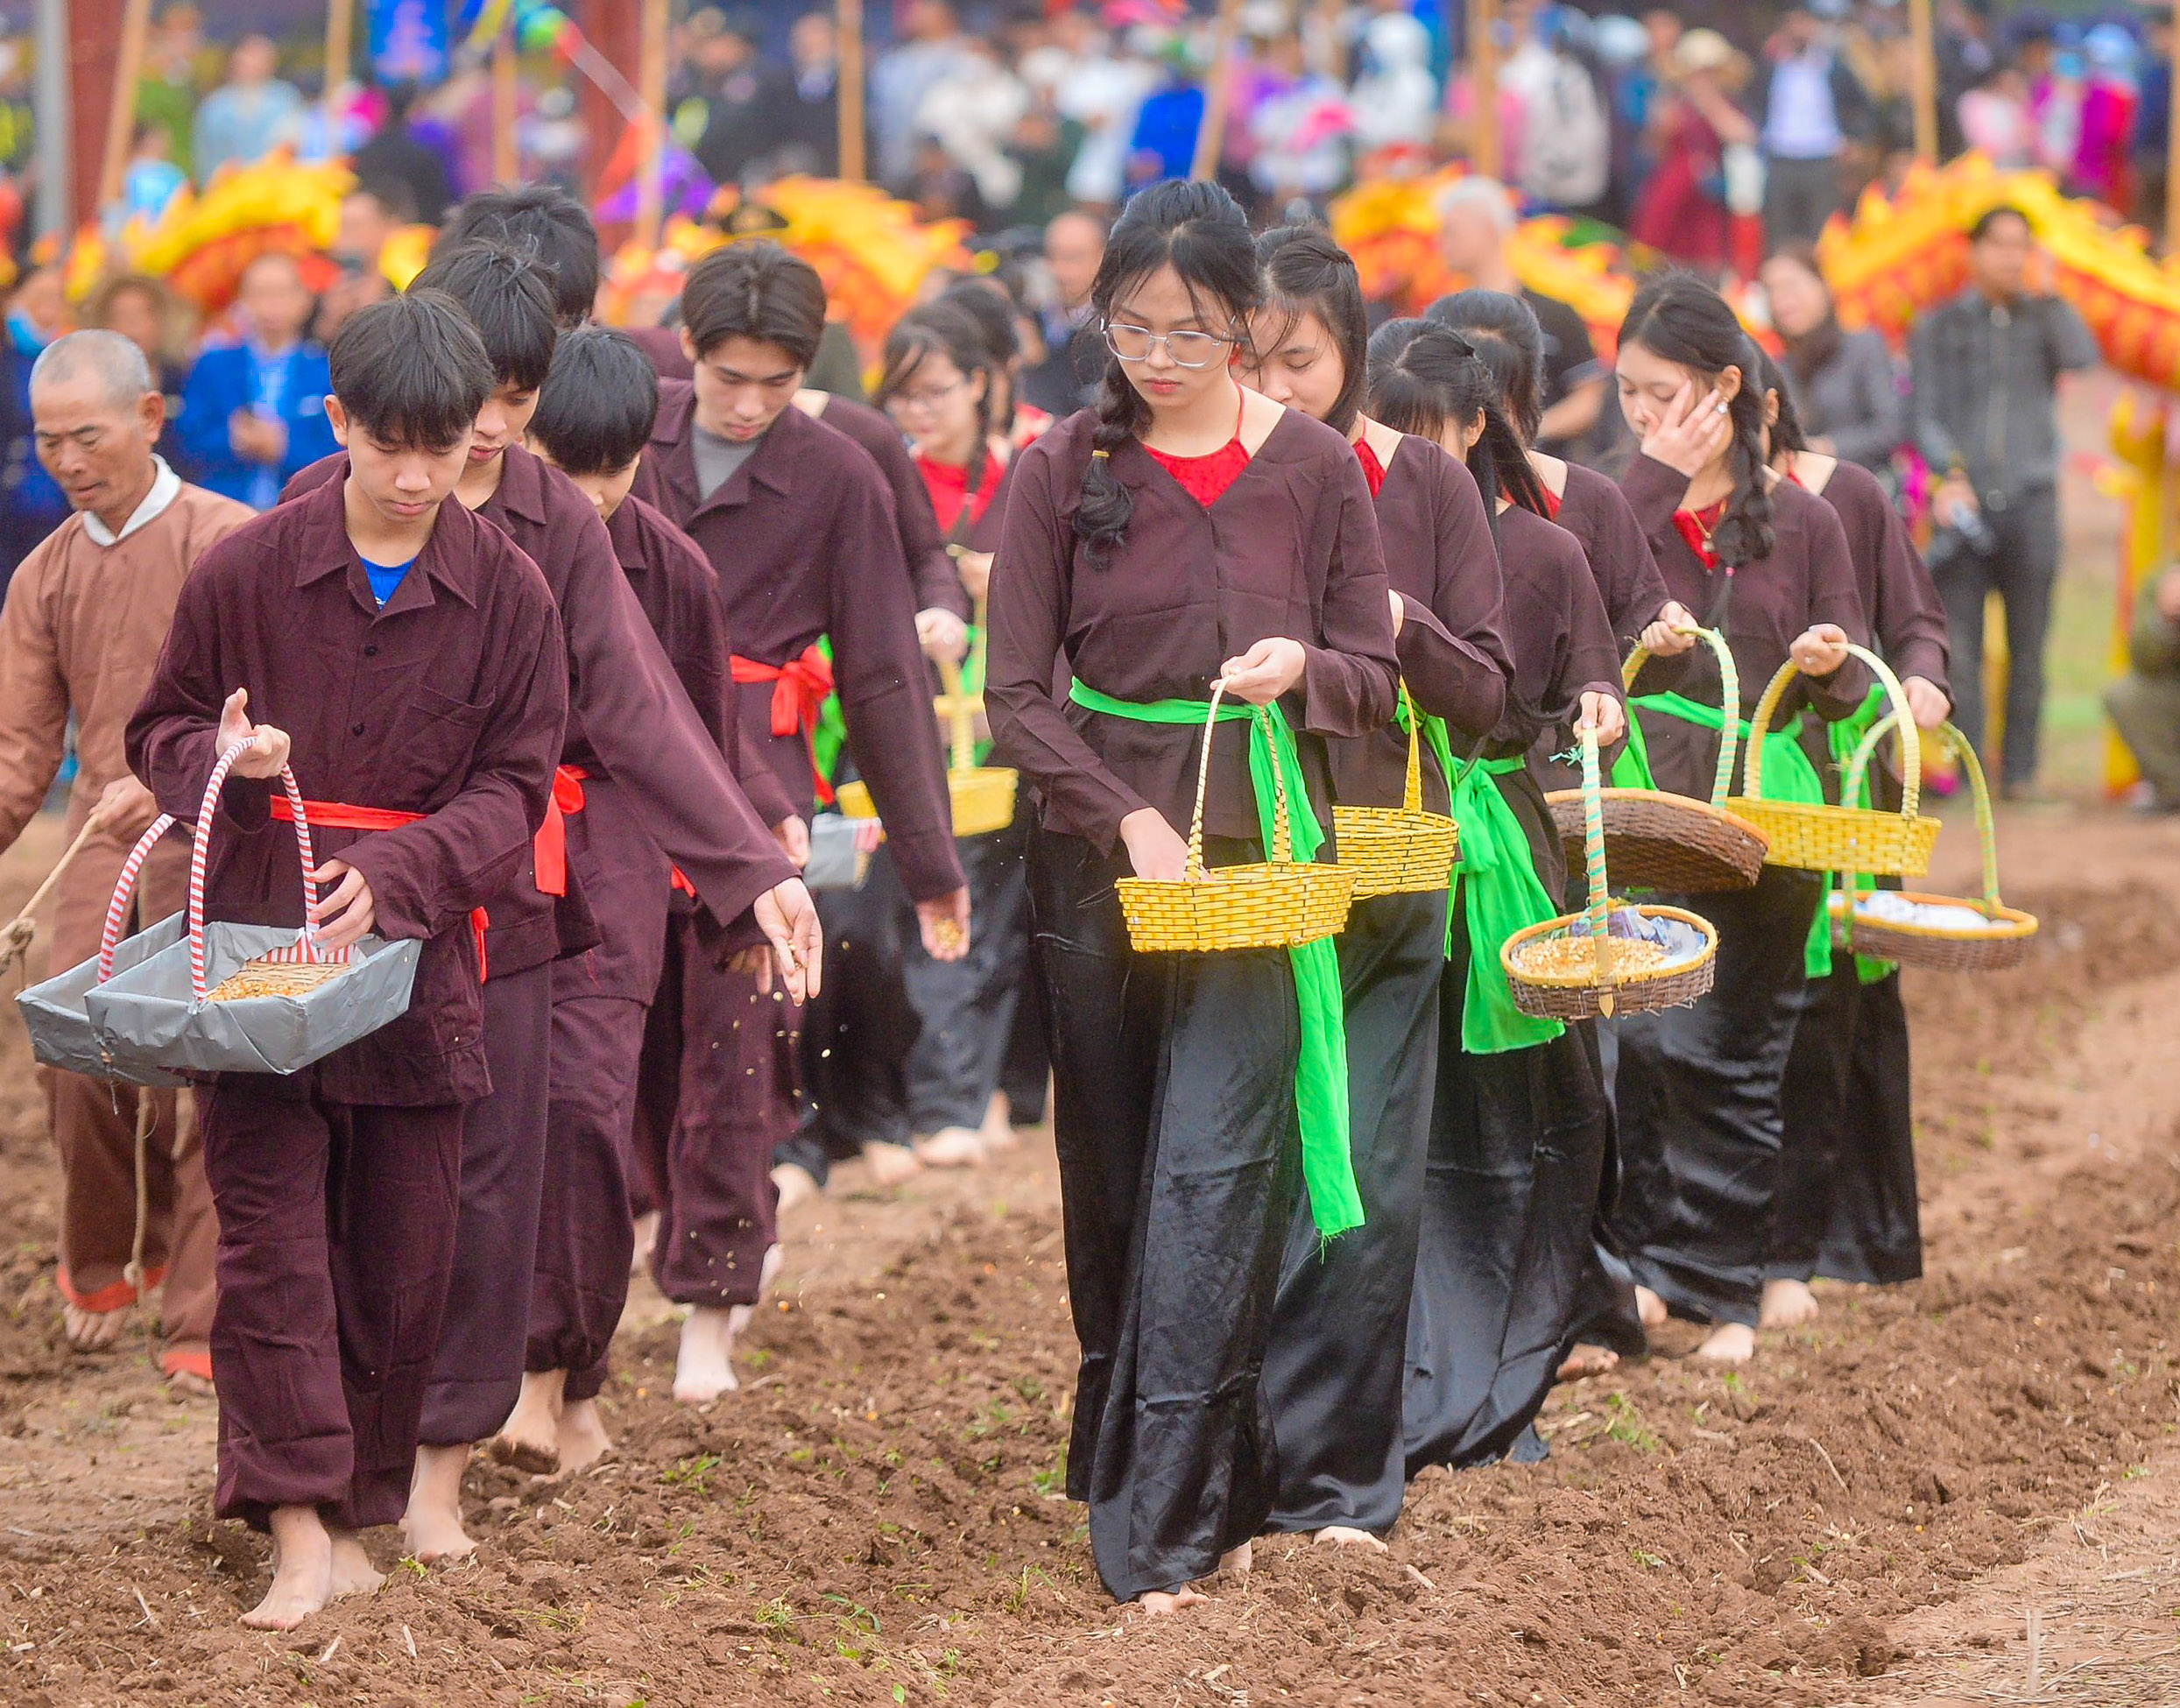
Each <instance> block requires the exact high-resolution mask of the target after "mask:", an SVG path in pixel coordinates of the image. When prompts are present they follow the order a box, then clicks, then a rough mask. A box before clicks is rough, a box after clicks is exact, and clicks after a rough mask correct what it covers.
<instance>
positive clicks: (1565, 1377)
mask: <svg viewBox="0 0 2180 1708" xmlns="http://www.w3.org/2000/svg"><path fill="white" fill-rule="evenodd" d="M1618 1365H1619V1353H1618V1352H1614V1351H1613V1350H1612V1348H1611V1347H1610V1346H1592V1345H1590V1344H1589V1343H1588V1342H1587V1341H1579V1342H1577V1344H1576V1346H1575V1350H1574V1351H1573V1352H1570V1353H1568V1354H1567V1361H1566V1362H1565V1363H1564V1364H1563V1365H1561V1366H1559V1380H1561V1381H1563V1382H1578V1381H1580V1380H1582V1379H1583V1378H1584V1376H1602V1375H1604V1374H1605V1372H1607V1371H1608V1370H1611V1369H1613V1368H1614V1367H1616V1366H1618Z"/></svg>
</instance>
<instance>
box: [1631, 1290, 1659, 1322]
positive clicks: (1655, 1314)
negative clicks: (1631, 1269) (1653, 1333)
mask: <svg viewBox="0 0 2180 1708" xmlns="http://www.w3.org/2000/svg"><path fill="white" fill-rule="evenodd" d="M1635 1315H1636V1316H1637V1317H1638V1318H1639V1319H1640V1321H1641V1323H1642V1325H1643V1327H1644V1328H1646V1329H1661V1328H1663V1327H1664V1326H1665V1319H1666V1309H1665V1301H1664V1300H1662V1299H1661V1298H1660V1297H1658V1295H1656V1294H1654V1293H1653V1292H1652V1291H1651V1290H1650V1289H1649V1288H1647V1287H1638V1288H1636V1289H1635Z"/></svg>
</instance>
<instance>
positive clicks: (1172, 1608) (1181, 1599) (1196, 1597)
mask: <svg viewBox="0 0 2180 1708" xmlns="http://www.w3.org/2000/svg"><path fill="white" fill-rule="evenodd" d="M1208 1600H1210V1597H1209V1596H1207V1595H1205V1594H1204V1593H1203V1592H1202V1591H1201V1590H1190V1589H1180V1590H1146V1591H1144V1592H1143V1595H1142V1599H1140V1600H1139V1601H1138V1602H1137V1603H1136V1604H1135V1605H1136V1606H1139V1607H1140V1608H1141V1609H1142V1610H1143V1611H1144V1612H1145V1613H1148V1614H1150V1615H1151V1617H1152V1618H1153V1619H1158V1618H1161V1617H1163V1616H1164V1615H1165V1614H1168V1613H1179V1612H1180V1611H1181V1610H1182V1608H1183V1607H1193V1606H1196V1603H1197V1602H1199V1601H1208Z"/></svg>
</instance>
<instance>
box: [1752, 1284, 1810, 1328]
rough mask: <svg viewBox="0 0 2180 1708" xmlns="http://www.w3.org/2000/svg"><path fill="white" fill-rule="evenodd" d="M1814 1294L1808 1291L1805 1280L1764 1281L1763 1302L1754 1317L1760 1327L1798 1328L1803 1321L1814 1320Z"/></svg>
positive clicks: (1808, 1286)
mask: <svg viewBox="0 0 2180 1708" xmlns="http://www.w3.org/2000/svg"><path fill="white" fill-rule="evenodd" d="M1816 1316H1817V1295H1816V1294H1814V1293H1812V1292H1810V1284H1809V1283H1808V1282H1807V1281H1787V1280H1783V1279H1782V1280H1779V1281H1766V1282H1765V1283H1764V1304H1763V1309H1762V1311H1761V1313H1760V1315H1759V1316H1758V1317H1757V1319H1756V1326H1757V1327H1758V1328H1760V1329H1798V1328H1800V1327H1801V1326H1802V1324H1803V1323H1809V1322H1813V1321H1814V1320H1816Z"/></svg>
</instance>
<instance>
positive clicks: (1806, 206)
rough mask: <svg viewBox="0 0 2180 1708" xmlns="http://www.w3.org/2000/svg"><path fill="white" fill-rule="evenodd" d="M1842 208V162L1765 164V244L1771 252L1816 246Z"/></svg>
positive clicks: (1817, 161)
mask: <svg viewBox="0 0 2180 1708" xmlns="http://www.w3.org/2000/svg"><path fill="white" fill-rule="evenodd" d="M1838 208H1839V162H1838V160H1836V159H1822V160H1794V159H1780V158H1774V159H1767V160H1766V161H1765V162H1764V241H1765V243H1767V245H1768V246H1769V247H1770V248H1772V249H1774V250H1775V249H1777V248H1779V247H1780V246H1781V244H1784V243H1815V242H1816V241H1817V234H1818V233H1819V232H1821V231H1822V230H1824V222H1825V221H1826V220H1828V219H1830V218H1831V216H1832V215H1833V214H1834V213H1836V212H1837V211H1838Z"/></svg>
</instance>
